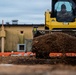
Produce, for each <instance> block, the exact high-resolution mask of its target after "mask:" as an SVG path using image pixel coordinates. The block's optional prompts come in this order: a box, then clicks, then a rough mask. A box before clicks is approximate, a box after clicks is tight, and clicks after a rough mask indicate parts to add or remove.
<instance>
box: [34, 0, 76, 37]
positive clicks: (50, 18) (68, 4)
mask: <svg viewBox="0 0 76 75" xmlns="http://www.w3.org/2000/svg"><path fill="white" fill-rule="evenodd" d="M51 7H52V9H51V11H49V10H47V11H46V12H45V30H37V29H36V31H35V32H34V31H33V32H34V37H37V36H39V35H44V34H45V33H48V32H55V31H56V32H58V31H59V32H66V33H69V34H72V35H76V0H51Z"/></svg>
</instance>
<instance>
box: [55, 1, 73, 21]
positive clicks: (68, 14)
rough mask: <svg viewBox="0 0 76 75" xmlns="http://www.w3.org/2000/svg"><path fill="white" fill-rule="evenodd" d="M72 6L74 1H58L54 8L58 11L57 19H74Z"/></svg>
mask: <svg viewBox="0 0 76 75" xmlns="http://www.w3.org/2000/svg"><path fill="white" fill-rule="evenodd" d="M72 6H73V5H72V3H70V2H68V1H58V2H56V4H55V8H54V10H55V11H56V12H57V13H56V15H57V16H56V19H57V21H58V22H72V21H74V15H73V10H72Z"/></svg>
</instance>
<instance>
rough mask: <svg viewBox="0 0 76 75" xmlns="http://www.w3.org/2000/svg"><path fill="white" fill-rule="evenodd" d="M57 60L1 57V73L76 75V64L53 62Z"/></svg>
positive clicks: (2, 74)
mask: <svg viewBox="0 0 76 75" xmlns="http://www.w3.org/2000/svg"><path fill="white" fill-rule="evenodd" d="M56 60H57V59H54V60H51V59H36V58H35V57H20V56H17V57H15V56H13V57H0V75H76V64H73V63H72V62H71V63H70V64H66V63H58V62H57V63H56V62H55V63H52V62H53V61H56ZM58 61H59V60H58ZM74 62H76V61H74Z"/></svg>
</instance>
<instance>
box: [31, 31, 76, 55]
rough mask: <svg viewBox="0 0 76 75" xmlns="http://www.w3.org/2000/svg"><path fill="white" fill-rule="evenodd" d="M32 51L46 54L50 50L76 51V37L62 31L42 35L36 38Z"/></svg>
mask: <svg viewBox="0 0 76 75" xmlns="http://www.w3.org/2000/svg"><path fill="white" fill-rule="evenodd" d="M32 51H33V52H36V53H44V54H46V53H47V54H49V53H50V52H63V53H65V52H76V37H74V36H71V35H69V34H66V33H61V32H53V33H50V34H46V35H41V36H39V37H36V38H34V41H33V48H32ZM46 51H47V52H46Z"/></svg>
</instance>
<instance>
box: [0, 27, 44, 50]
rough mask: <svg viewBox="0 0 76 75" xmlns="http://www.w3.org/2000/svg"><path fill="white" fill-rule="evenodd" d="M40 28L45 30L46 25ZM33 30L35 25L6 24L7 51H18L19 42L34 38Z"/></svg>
mask: <svg viewBox="0 0 76 75" xmlns="http://www.w3.org/2000/svg"><path fill="white" fill-rule="evenodd" d="M38 29H39V30H44V26H39V27H38ZM32 30H33V26H5V31H6V37H5V51H17V44H21V43H25V39H33V33H32ZM22 32H23V33H22ZM0 50H1V39H0Z"/></svg>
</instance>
